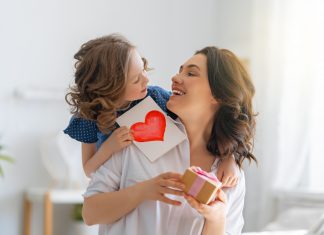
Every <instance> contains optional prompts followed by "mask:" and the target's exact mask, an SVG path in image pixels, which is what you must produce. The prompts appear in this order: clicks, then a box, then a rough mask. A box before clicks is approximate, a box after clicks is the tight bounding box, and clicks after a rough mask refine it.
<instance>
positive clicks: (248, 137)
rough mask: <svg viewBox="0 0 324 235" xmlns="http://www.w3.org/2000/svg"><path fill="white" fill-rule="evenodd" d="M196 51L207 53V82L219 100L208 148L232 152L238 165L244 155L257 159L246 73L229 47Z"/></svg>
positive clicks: (250, 87)
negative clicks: (253, 150) (254, 150)
mask: <svg viewBox="0 0 324 235" xmlns="http://www.w3.org/2000/svg"><path fill="white" fill-rule="evenodd" d="M196 54H203V55H205V56H206V57H207V69H208V80H209V85H210V88H211V91H212V94H213V96H214V98H215V99H216V100H217V101H218V102H219V103H220V106H219V109H218V111H217V113H216V114H215V118H214V123H213V127H212V132H211V136H210V138H209V141H208V144H207V149H208V151H209V152H211V153H212V154H213V155H218V156H220V157H221V158H225V157H228V156H231V155H232V154H233V155H234V157H235V161H236V163H237V164H238V165H239V166H240V167H241V166H242V162H243V160H244V159H248V160H249V161H250V162H251V160H254V161H255V162H257V160H256V158H255V156H254V155H253V154H252V148H253V137H254V132H255V116H256V115H255V114H254V113H253V105H252V98H253V96H254V93H255V89H254V86H253V83H252V81H251V78H250V76H249V74H248V73H247V71H246V69H245V68H244V66H243V65H242V63H241V62H240V60H239V59H238V58H237V57H236V56H235V55H234V53H232V52H231V51H229V50H226V49H218V48H216V47H205V48H203V49H202V50H199V51H197V52H196Z"/></svg>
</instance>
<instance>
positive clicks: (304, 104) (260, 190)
mask: <svg viewBox="0 0 324 235" xmlns="http://www.w3.org/2000/svg"><path fill="white" fill-rule="evenodd" d="M253 7H254V10H253V12H254V17H253V50H254V51H253V58H252V60H251V71H252V77H253V78H254V79H255V84H256V88H257V90H256V92H257V93H256V107H257V111H258V112H259V113H260V114H259V117H258V119H257V135H256V142H255V153H256V155H257V157H258V159H259V162H260V165H259V168H258V169H257V170H255V171H254V172H253V173H254V174H257V175H258V176H259V177H255V179H254V186H252V187H251V188H252V192H248V194H249V195H250V198H253V196H251V195H252V194H257V196H255V199H256V200H254V202H253V203H254V207H252V208H251V209H250V215H252V214H253V212H255V213H257V214H258V216H257V221H256V222H255V226H256V228H261V227H262V226H264V225H265V223H267V222H268V221H269V220H271V219H272V216H273V213H274V208H275V207H274V202H273V195H274V194H275V192H276V190H278V189H285V190H286V189H293V188H296V187H317V188H318V187H323V188H324V183H323V182H324V181H323V180H322V179H323V178H324V171H323V170H322V169H323V168H324V154H323V151H322V146H323V147H324V136H323V134H324V127H323V126H324V124H323V123H324V82H323V80H324V19H323V17H324V1H321V0H309V1H306V0H268V1H258V0H254V1H253ZM250 178H251V177H250ZM247 188H249V185H247ZM247 203H252V202H251V200H250V201H249V202H247Z"/></svg>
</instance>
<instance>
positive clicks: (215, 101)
mask: <svg viewBox="0 0 324 235" xmlns="http://www.w3.org/2000/svg"><path fill="white" fill-rule="evenodd" d="M210 102H211V104H214V105H216V104H219V103H220V102H219V100H218V99H216V98H215V97H214V96H211V97H210Z"/></svg>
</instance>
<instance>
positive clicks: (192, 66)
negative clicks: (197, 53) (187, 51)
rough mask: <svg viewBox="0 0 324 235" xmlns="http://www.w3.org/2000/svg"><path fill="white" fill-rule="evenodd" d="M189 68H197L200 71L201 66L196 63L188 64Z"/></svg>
mask: <svg viewBox="0 0 324 235" xmlns="http://www.w3.org/2000/svg"><path fill="white" fill-rule="evenodd" d="M187 68H196V69H198V70H199V71H200V68H199V67H198V66H197V65H195V64H189V65H187Z"/></svg>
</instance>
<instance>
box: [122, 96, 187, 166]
mask: <svg viewBox="0 0 324 235" xmlns="http://www.w3.org/2000/svg"><path fill="white" fill-rule="evenodd" d="M116 121H117V123H118V124H119V125H120V126H127V127H128V128H130V129H131V130H132V131H133V135H134V138H135V140H134V141H133V143H134V144H135V145H136V146H137V147H138V148H139V149H140V150H141V151H142V152H143V153H144V154H145V156H146V157H147V158H148V159H149V160H150V161H152V162H153V161H155V160H156V159H158V158H159V157H161V156H162V155H163V154H164V153H166V152H168V151H169V150H171V149H172V148H174V147H175V146H176V145H178V144H179V143H181V142H182V141H183V140H184V139H185V138H186V135H185V134H184V133H183V132H182V131H181V130H180V129H179V128H178V127H177V126H176V125H175V124H174V123H173V122H172V121H171V120H169V117H167V115H166V114H165V113H164V112H163V110H162V109H161V108H160V107H159V106H158V105H157V104H156V103H155V102H154V100H153V99H152V98H151V97H150V96H148V97H146V98H145V99H144V100H142V101H141V102H140V103H139V104H137V105H135V106H134V107H133V108H132V109H130V110H128V111H127V112H126V113H124V114H123V115H121V116H120V117H118V118H117V120H116Z"/></svg>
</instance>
